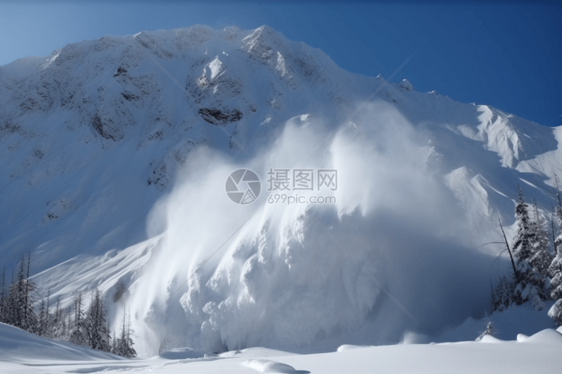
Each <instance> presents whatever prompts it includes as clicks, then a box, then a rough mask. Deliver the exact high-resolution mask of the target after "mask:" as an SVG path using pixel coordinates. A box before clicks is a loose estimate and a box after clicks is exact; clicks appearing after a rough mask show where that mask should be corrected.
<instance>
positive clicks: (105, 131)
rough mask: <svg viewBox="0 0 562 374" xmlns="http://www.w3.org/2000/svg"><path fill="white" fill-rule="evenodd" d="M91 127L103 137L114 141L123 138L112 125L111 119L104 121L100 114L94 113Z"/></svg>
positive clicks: (118, 130)
mask: <svg viewBox="0 0 562 374" xmlns="http://www.w3.org/2000/svg"><path fill="white" fill-rule="evenodd" d="M92 127H93V128H94V130H96V132H97V133H98V134H99V135H101V136H102V137H103V138H105V139H108V140H113V141H114V142H116V141H119V140H121V139H123V133H122V132H121V131H120V129H119V128H117V127H116V126H115V125H114V123H113V120H108V121H106V122H104V121H103V120H102V119H101V118H100V116H98V115H96V116H95V117H94V119H93V120H92Z"/></svg>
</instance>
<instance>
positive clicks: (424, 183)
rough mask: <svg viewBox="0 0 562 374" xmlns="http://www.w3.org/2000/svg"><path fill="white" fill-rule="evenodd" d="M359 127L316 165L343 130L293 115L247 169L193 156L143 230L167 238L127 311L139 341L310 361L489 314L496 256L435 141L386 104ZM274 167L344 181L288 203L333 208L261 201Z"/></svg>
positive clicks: (348, 130)
mask: <svg viewBox="0 0 562 374" xmlns="http://www.w3.org/2000/svg"><path fill="white" fill-rule="evenodd" d="M353 121H354V123H353V124H349V125H346V126H345V127H344V128H342V130H341V131H340V132H338V133H337V135H336V136H335V137H334V138H332V139H331V140H330V141H329V142H328V143H327V144H326V146H324V147H322V148H321V149H320V151H319V152H317V154H316V155H315V156H314V157H312V158H310V159H308V158H309V156H310V155H311V154H312V153H313V152H314V151H315V150H316V149H318V147H319V146H320V145H321V144H322V143H323V142H324V141H325V139H326V138H327V137H328V135H329V134H330V131H328V130H325V131H323V130H319V129H329V128H332V129H333V128H335V127H336V126H335V125H337V124H330V123H329V121H326V120H323V119H315V118H310V117H307V116H299V117H295V118H293V119H292V120H290V121H289V122H288V123H287V124H286V126H285V129H284V132H283V134H282V136H280V138H279V139H278V140H277V141H276V142H275V143H274V145H273V146H272V147H271V148H269V149H264V150H263V151H262V152H261V153H260V154H259V156H256V157H254V158H252V159H250V160H246V161H245V162H241V163H233V162H232V161H230V160H228V159H226V158H225V157H224V156H223V155H221V154H218V153H216V152H214V151H211V150H209V149H206V148H202V149H199V150H198V151H196V152H192V153H191V155H190V158H189V159H188V161H187V163H186V167H185V173H184V174H183V175H181V176H180V177H179V178H178V183H177V185H176V187H175V188H174V190H173V192H172V193H171V194H170V195H169V196H167V197H166V198H165V199H163V200H162V201H160V202H159V204H158V205H157V207H155V209H154V211H153V213H152V215H151V218H150V221H149V229H150V230H151V231H152V232H153V233H154V234H156V233H162V239H161V242H160V245H159V248H158V249H157V250H155V251H154V252H153V258H152V259H151V260H150V262H149V263H148V264H147V265H146V267H145V270H144V274H143V276H142V277H141V281H140V283H139V284H138V285H137V287H136V290H135V292H134V293H133V297H132V300H131V307H132V309H133V310H134V311H135V312H136V315H137V317H138V319H137V325H138V327H137V330H138V331H140V332H141V334H142V335H144V336H143V338H144V339H142V340H143V341H146V342H148V344H149V345H151V346H155V345H156V346H157V344H158V341H160V340H162V339H163V338H164V337H165V336H168V338H170V337H173V339H175V340H176V341H178V342H180V341H181V343H183V344H188V345H190V346H199V347H201V348H203V349H207V350H215V351H216V350H225V349H237V348H243V347H249V346H270V347H282V348H293V349H299V348H301V349H306V347H308V346H309V345H310V344H312V343H315V344H316V346H318V344H319V342H325V343H326V345H327V346H331V345H334V346H336V344H341V343H342V340H345V339H348V340H346V341H347V342H349V339H352V340H356V341H357V340H361V339H363V340H369V341H370V342H389V341H398V340H399V339H400V338H401V336H402V335H403V334H404V332H406V331H410V330H412V331H417V332H420V333H435V332H437V331H438V330H439V329H441V328H444V327H445V326H447V325H449V324H453V323H459V322H460V321H462V320H463V319H464V318H466V317H468V316H469V315H471V314H478V313H483V311H484V310H485V308H486V306H487V302H488V300H486V298H485V297H483V295H486V294H487V290H488V288H489V278H488V274H489V261H490V258H489V257H487V256H484V255H482V254H480V253H477V252H476V251H474V249H468V248H469V246H471V247H472V248H473V247H474V246H475V243H476V240H474V238H475V233H474V232H473V231H472V229H471V227H470V225H469V224H468V222H469V217H467V216H466V213H465V212H464V210H462V209H461V208H460V205H459V203H458V200H456V199H455V197H454V196H453V194H452V192H451V190H450V189H448V188H447V187H446V186H445V183H444V181H443V180H442V178H440V177H438V176H437V174H435V173H432V170H431V169H430V167H429V166H428V164H427V162H426V159H427V155H428V149H427V147H426V144H427V139H425V138H424V137H423V136H422V135H420V133H419V132H418V131H416V130H415V129H414V128H413V127H412V126H411V125H410V124H409V123H408V122H407V121H406V120H405V119H404V118H403V117H402V116H401V115H400V114H399V113H398V112H397V111H396V110H395V109H393V108H391V107H390V106H388V105H386V104H380V103H379V104H374V105H371V106H370V107H369V108H368V109H365V110H364V111H362V112H361V113H360V114H359V115H358V116H356V117H355V118H354V119H353ZM326 123H328V125H327V124H326ZM239 168H248V169H251V170H253V171H255V172H256V173H257V174H258V175H259V176H260V179H261V181H262V191H261V194H260V196H259V197H258V199H257V200H256V201H255V202H254V203H252V204H247V205H238V204H235V203H233V202H232V201H231V200H229V198H228V197H227V195H226V193H225V181H226V179H227V177H228V175H229V174H230V173H231V172H232V171H233V170H236V169H239ZM277 168H278V169H282V168H285V169H289V170H291V171H292V170H293V169H313V170H314V171H317V170H319V169H329V170H337V182H338V184H337V189H335V190H333V191H332V189H328V190H326V189H323V190H321V191H317V190H315V191H289V192H285V193H287V194H290V195H296V194H298V195H300V196H303V197H304V198H305V201H309V197H310V196H322V197H328V196H329V197H335V201H336V202H335V203H332V204H307V203H303V204H297V203H295V204H287V203H285V204H283V203H280V202H278V203H272V201H274V200H275V199H273V198H272V197H273V196H275V194H276V193H280V192H279V191H267V189H268V187H269V185H268V178H271V176H270V175H268V171H270V169H277ZM268 200H269V201H268ZM480 238H481V237H478V240H480ZM215 251H216V252H215ZM209 257H210V259H209ZM194 272H195V275H194V276H191V275H192V274H193V273H194ZM185 282H187V284H185V285H184V286H183V287H181V288H180V286H181V285H182V284H184V283H185ZM381 286H382V287H384V290H382V289H381ZM178 288H179V291H178V292H177V293H175V294H173V296H172V297H171V298H170V300H168V301H167V302H166V304H165V305H164V306H163V307H162V308H161V309H159V310H157V309H158V307H159V306H160V305H161V304H162V303H164V301H165V300H166V299H167V298H168V297H170V295H172V293H173V292H174V291H176V290H177V289H178ZM389 295H390V296H389ZM156 310H157V311H156ZM155 311H156V313H155V314H154V315H153V313H154V312H155ZM408 314H409V315H408ZM145 323H146V325H147V326H149V327H150V329H148V330H145V329H144V327H141V326H144V324H145ZM361 327H362V329H361V332H359V333H357V330H358V329H359V328H361ZM352 335H353V336H354V337H353V338H352V337H351V336H352Z"/></svg>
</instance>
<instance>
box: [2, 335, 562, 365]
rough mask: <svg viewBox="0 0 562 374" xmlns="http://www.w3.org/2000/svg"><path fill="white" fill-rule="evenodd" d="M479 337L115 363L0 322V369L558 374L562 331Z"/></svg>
mask: <svg viewBox="0 0 562 374" xmlns="http://www.w3.org/2000/svg"><path fill="white" fill-rule="evenodd" d="M485 338H486V339H483V340H482V341H481V342H462V343H443V344H406V345H393V346H379V347H373V346H371V347H361V348H360V349H359V348H357V349H350V348H349V347H350V346H347V347H348V349H341V350H340V349H338V351H337V352H327V353H322V354H292V353H289V352H284V351H274V350H271V349H265V348H259V347H258V348H250V349H245V350H242V351H232V352H226V353H223V354H221V355H220V356H217V355H208V356H202V357H201V356H199V357H176V358H172V357H171V358H165V357H152V358H147V359H123V358H118V357H115V356H113V355H109V354H104V353H100V352H96V351H93V350H90V349H86V348H81V347H71V345H70V344H65V343H60V342H55V341H50V340H47V339H42V338H39V337H36V336H33V335H31V334H28V333H25V332H23V331H21V330H18V329H16V328H14V327H11V326H7V325H3V324H0V348H1V349H0V370H2V372H6V373H8V372H9V373H12V374H19V373H53V372H56V373H96V372H104V373H107V372H109V373H111V372H123V371H131V372H135V373H141V374H142V373H185V372H192V373H224V374H227V373H294V374H296V373H301V374H306V373H323V374H330V373H338V374H339V373H350V372H353V373H373V372H374V371H376V372H378V371H380V372H385V373H398V374H400V373H431V374H441V373H451V372H454V373H459V374H462V373H494V374H497V373H500V374H501V373H514V372H521V373H531V372H537V370H540V371H541V372H543V371H544V372H546V373H556V372H558V369H559V365H560V363H559V360H558V356H559V352H560V349H562V334H560V333H559V332H556V331H555V330H552V329H546V330H542V331H540V332H538V333H536V334H534V335H532V336H530V337H528V338H527V339H525V340H523V341H503V340H499V339H495V338H493V337H489V336H486V337H485ZM491 343H492V344H491ZM185 350H186V351H187V350H188V349H185ZM46 353H47V355H46ZM76 354H78V357H76V356H75V355H76Z"/></svg>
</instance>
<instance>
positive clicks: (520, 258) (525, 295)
mask: <svg viewBox="0 0 562 374" xmlns="http://www.w3.org/2000/svg"><path fill="white" fill-rule="evenodd" d="M518 190H519V197H518V201H517V205H516V207H515V218H516V220H517V225H518V228H517V234H516V236H515V241H514V244H513V255H514V257H515V258H516V260H517V265H516V266H517V279H516V284H515V290H514V299H515V302H516V304H522V303H524V302H526V301H530V302H531V303H532V304H533V307H534V308H535V309H537V310H541V309H543V308H544V306H545V304H544V302H543V300H546V299H547V295H546V290H545V279H544V276H543V275H541V274H540V273H539V271H538V270H537V269H536V268H533V266H532V265H531V263H530V260H531V258H533V256H534V255H535V246H534V244H535V243H536V242H537V239H536V233H535V232H534V231H533V227H532V224H531V220H530V218H529V211H528V207H527V204H526V203H525V199H524V197H523V192H522V191H521V188H518Z"/></svg>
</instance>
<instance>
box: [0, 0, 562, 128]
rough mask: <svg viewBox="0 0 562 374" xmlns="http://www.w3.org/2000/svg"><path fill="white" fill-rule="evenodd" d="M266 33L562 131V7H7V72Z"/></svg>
mask: <svg viewBox="0 0 562 374" xmlns="http://www.w3.org/2000/svg"><path fill="white" fill-rule="evenodd" d="M194 24H207V25H209V26H212V27H215V28H222V27H225V26H227V25H233V24H235V25H238V26H239V27H241V28H256V27H258V26H260V25H263V24H267V25H269V26H271V27H273V28H274V29H276V30H278V31H280V32H282V33H283V34H284V35H285V36H286V37H288V38H289V39H293V40H300V41H304V42H305V43H307V44H309V45H311V46H313V47H317V48H320V49H322V50H324V51H325V52H326V53H327V54H328V55H330V56H331V57H332V59H333V60H334V61H335V62H336V63H337V64H338V65H340V66H341V67H343V68H345V69H347V70H350V71H353V72H356V73H361V74H365V75H377V74H379V73H381V74H382V75H383V76H386V77H388V76H389V75H390V74H391V73H392V72H393V71H394V70H395V69H396V68H397V67H398V66H399V65H400V64H401V63H402V62H403V61H404V60H405V59H406V58H407V57H408V56H409V55H410V54H412V53H413V52H414V51H417V54H416V55H415V57H414V58H413V59H412V60H411V61H410V62H409V63H408V64H407V65H406V67H404V69H403V70H402V71H400V73H399V74H398V75H397V76H396V77H395V78H394V79H393V80H394V81H397V80H400V79H402V78H408V79H409V80H410V81H411V82H412V83H413V84H414V88H415V89H416V90H418V91H431V90H436V91H437V92H438V93H440V94H443V95H447V96H449V97H451V98H453V99H455V100H458V101H462V102H476V103H477V104H489V105H492V106H495V107H497V108H499V109H502V110H504V111H507V112H511V113H515V114H517V115H519V116H521V117H524V118H527V119H530V120H534V121H536V122H539V123H541V124H544V125H548V126H555V125H561V124H562V1H559V0H551V1H544V2H535V3H531V2H515V3H513V2H512V3H506V2H501V1H496V2H493V3H491V4H489V3H488V4H487V3H485V2H481V1H480V2H462V3H452V4H449V3H447V2H444V1H434V2H432V3H430V4H415V3H410V2H398V3H391V2H376V3H371V2H365V1H363V2H358V1H356V2H343V1H342V2H338V1H323V2H322V1H306V2H297V1H278V2H274V1H245V2H232V1H231V2H209V1H197V2H187V3H184V2H177V1H175V2H171V1H160V2H156V1H141V2H118V3H112V2H105V1H102V2H82V1H74V2H66V1H41V2H23V1H20V2H16V1H13V2H2V1H0V35H1V36H0V65H4V64H7V63H9V62H11V61H13V60H15V59H18V58H21V57H24V56H29V55H39V56H41V55H48V54H50V53H51V51H53V50H54V49H56V48H59V47H62V46H64V45H65V44H67V43H73V42H77V41H80V40H84V39H94V38H99V37H101V36H104V35H121V34H134V33H137V32H139V31H142V30H155V29H162V28H165V29H168V28H177V27H187V26H191V25H194Z"/></svg>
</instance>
